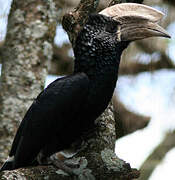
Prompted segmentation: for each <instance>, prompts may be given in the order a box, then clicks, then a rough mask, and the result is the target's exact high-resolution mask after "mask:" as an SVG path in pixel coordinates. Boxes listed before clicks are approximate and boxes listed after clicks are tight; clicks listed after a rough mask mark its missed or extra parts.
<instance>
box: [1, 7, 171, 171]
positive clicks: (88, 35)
mask: <svg viewBox="0 0 175 180" xmlns="http://www.w3.org/2000/svg"><path fill="white" fill-rule="evenodd" d="M162 16H163V14H162V13H161V12H160V11H157V10H155V9H153V8H150V7H148V6H145V5H140V4H134V3H124V4H119V5H114V6H112V7H109V8H106V9H104V10H103V11H101V12H100V13H99V14H91V15H90V16H89V17H88V19H87V21H86V23H85V25H84V27H83V29H82V30H81V32H80V33H79V35H78V37H77V39H76V44H75V47H74V55H75V67H74V72H73V74H72V75H70V76H66V77H63V78H60V79H57V80H55V81H54V82H52V83H51V84H50V85H49V86H48V87H47V88H46V89H45V90H43V91H42V92H41V93H40V94H39V95H38V97H37V98H36V99H35V100H34V102H33V104H32V105H31V106H30V108H29V109H28V111H27V113H26V114H25V116H24V118H23V120H22V122H21V124H20V126H19V129H18V131H17V134H16V136H15V139H14V141H13V144H12V148H11V151H10V154H9V157H8V159H7V161H6V162H5V163H4V165H3V166H2V168H1V171H2V170H12V169H16V168H19V167H25V166H29V165H31V164H32V163H33V162H34V161H36V160H38V162H39V163H40V160H39V158H38V157H39V154H40V156H41V154H42V158H47V157H49V156H51V155H52V154H54V153H56V152H58V151H61V150H64V149H66V148H68V147H69V146H70V144H72V142H74V141H75V140H76V139H78V138H80V137H81V136H82V134H83V133H84V132H86V131H88V130H89V129H91V128H93V126H94V121H95V119H96V118H97V117H99V115H100V114H101V113H102V112H103V111H104V110H105V108H106V107H107V106H108V103H109V102H110V100H111V97H112V95H113V91H114V88H115V86H116V81H117V74H118V69H119V63H120V57H121V54H122V52H123V50H124V49H125V48H126V47H127V46H128V44H129V43H130V42H132V41H134V40H138V39H144V38H148V37H152V36H162V37H168V38H170V36H169V35H168V33H167V32H166V31H165V30H164V29H163V28H161V27H160V26H159V25H158V24H157V22H158V21H159V20H160V19H161V18H162Z"/></svg>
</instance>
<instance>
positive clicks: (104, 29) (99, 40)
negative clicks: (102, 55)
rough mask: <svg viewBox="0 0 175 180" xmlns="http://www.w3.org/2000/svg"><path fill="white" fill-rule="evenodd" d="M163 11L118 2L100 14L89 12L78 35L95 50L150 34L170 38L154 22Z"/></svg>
mask: <svg viewBox="0 0 175 180" xmlns="http://www.w3.org/2000/svg"><path fill="white" fill-rule="evenodd" d="M163 15H164V14H163V13H162V12H160V11H158V10H156V9H153V8H151V7H149V6H146V5H142V4H136V3H122V4H117V5H114V6H111V7H108V8H106V9H104V10H102V11H101V12H100V13H99V14H92V15H90V16H89V18H88V20H87V22H86V24H85V26H84V28H83V29H82V31H81V33H80V34H81V35H80V36H81V38H80V39H81V42H83V43H84V44H86V45H87V46H94V47H93V48H94V50H95V49H96V47H98V49H101V48H102V49H103V50H105V49H104V48H109V46H113V45H114V44H115V45H118V46H120V45H121V46H124V45H127V44H129V42H132V41H135V40H139V39H145V38H148V37H153V36H162V37H168V38H170V36H169V35H168V33H167V32H166V31H165V30H164V29H163V28H162V27H161V26H159V25H158V24H157V23H158V22H159V21H160V20H161V19H162V17H163ZM78 39H79V37H78ZM79 42H80V41H79ZM79 42H78V44H79ZM96 44H98V46H96ZM109 44H110V45H109ZM101 46H103V47H101ZM100 47H101V48H100ZM124 47H125V46H124Z"/></svg>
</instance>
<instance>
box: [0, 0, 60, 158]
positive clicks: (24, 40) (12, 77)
mask: <svg viewBox="0 0 175 180" xmlns="http://www.w3.org/2000/svg"><path fill="white" fill-rule="evenodd" d="M56 21H57V12H56V8H55V5H54V2H53V1H52V0H49V1H41V0H39V1H37V2H36V1H31V0H26V1H22V0H14V1H13V3H12V7H11V13H10V16H9V22H8V28H7V37H6V41H5V45H4V47H3V50H2V57H1V58H2V75H1V85H0V104H1V107H0V134H1V138H0V152H1V153H0V154H1V155H0V161H4V158H5V157H7V154H8V151H9V148H10V146H11V141H12V139H13V137H14V135H15V132H16V129H17V127H18V125H19V123H20V121H21V120H22V117H23V116H24V114H25V112H26V110H27V109H28V107H29V106H30V105H31V103H32V101H33V100H34V98H35V97H36V96H37V95H38V94H39V92H40V91H41V90H42V89H43V87H44V82H45V77H46V75H47V63H48V61H49V60H51V58H52V44H53V38H54V36H55V29H56ZM53 25H54V27H55V28H54V30H52V31H50V29H51V28H50V26H53ZM52 29H53V28H52Z"/></svg>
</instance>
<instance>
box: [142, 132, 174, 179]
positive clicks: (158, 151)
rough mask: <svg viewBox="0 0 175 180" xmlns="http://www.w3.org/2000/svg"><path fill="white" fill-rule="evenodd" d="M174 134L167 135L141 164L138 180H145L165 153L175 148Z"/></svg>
mask: <svg viewBox="0 0 175 180" xmlns="http://www.w3.org/2000/svg"><path fill="white" fill-rule="evenodd" d="M174 139H175V132H170V133H167V135H166V136H165V138H164V139H163V141H162V142H161V143H160V144H159V145H158V146H157V147H156V148H155V149H154V151H153V152H152V153H151V154H150V155H149V156H148V158H147V159H146V160H145V162H144V163H143V164H142V166H141V168H140V171H141V176H140V177H139V180H147V179H149V177H150V176H151V174H152V172H153V171H154V169H155V168H156V167H157V165H159V164H160V163H161V162H162V160H163V158H164V157H165V155H166V154H167V152H169V151H170V150H171V149H173V148H174V147H175V141H174Z"/></svg>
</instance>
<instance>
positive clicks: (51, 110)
mask: <svg viewBox="0 0 175 180" xmlns="http://www.w3.org/2000/svg"><path fill="white" fill-rule="evenodd" d="M88 85H89V79H88V77H87V76H86V75H85V74H84V73H79V74H76V75H71V76H68V77H64V78H60V79H57V80H55V81H54V82H53V83H51V84H50V85H49V86H48V87H47V88H46V89H45V90H44V91H42V92H41V93H40V94H39V95H38V97H37V98H36V100H35V101H34V102H33V104H32V105H31V107H30V108H29V110H28V111H27V113H26V115H25V117H24V119H23V120H22V122H21V124H20V126H19V129H18V131H17V134H16V137H15V139H14V141H13V144H12V148H11V152H10V157H12V156H14V158H15V161H16V162H15V164H16V165H15V166H24V165H25V164H26V162H25V161H32V160H33V159H34V158H35V157H36V156H37V154H38V153H39V151H40V150H41V148H42V147H43V146H44V144H45V143H46V142H47V141H49V137H51V135H53V133H55V132H56V131H58V130H57V129H61V128H62V126H64V125H65V123H69V122H66V121H68V119H70V117H71V116H74V115H75V114H76V113H77V112H78V111H79V110H81V106H82V104H83V101H84V99H85V98H86V97H87V92H88ZM29 159H30V160H29ZM17 161H18V162H17Z"/></svg>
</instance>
